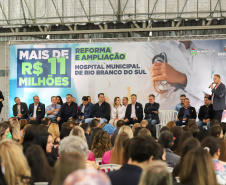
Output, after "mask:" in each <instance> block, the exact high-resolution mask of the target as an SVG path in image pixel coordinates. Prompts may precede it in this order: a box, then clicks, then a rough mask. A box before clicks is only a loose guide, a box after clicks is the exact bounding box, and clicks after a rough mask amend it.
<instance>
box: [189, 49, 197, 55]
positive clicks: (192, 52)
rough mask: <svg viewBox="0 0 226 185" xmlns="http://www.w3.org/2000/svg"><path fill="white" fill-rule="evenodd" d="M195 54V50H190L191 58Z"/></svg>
mask: <svg viewBox="0 0 226 185" xmlns="http://www.w3.org/2000/svg"><path fill="white" fill-rule="evenodd" d="M196 53H197V51H196V49H194V48H192V49H191V51H190V54H191V55H192V56H195V55H196Z"/></svg>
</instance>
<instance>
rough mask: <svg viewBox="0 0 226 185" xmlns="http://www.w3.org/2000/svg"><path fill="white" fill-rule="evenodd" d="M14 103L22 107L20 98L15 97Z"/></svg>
mask: <svg viewBox="0 0 226 185" xmlns="http://www.w3.org/2000/svg"><path fill="white" fill-rule="evenodd" d="M14 101H15V103H16V104H17V105H20V103H21V101H20V98H18V97H15V98H14Z"/></svg>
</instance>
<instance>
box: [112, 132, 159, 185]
mask: <svg viewBox="0 0 226 185" xmlns="http://www.w3.org/2000/svg"><path fill="white" fill-rule="evenodd" d="M128 147H129V148H128V156H129V160H128V162H127V163H125V164H124V165H123V166H122V167H121V168H120V169H119V170H115V171H111V172H108V176H109V177H110V179H111V184H112V185H138V184H139V180H140V176H141V172H142V169H143V168H144V167H145V166H146V165H147V164H148V163H150V162H151V161H152V158H154V156H155V155H156V154H157V152H156V148H157V147H158V143H157V142H155V141H154V140H153V138H152V137H151V136H142V137H141V136H137V137H134V138H132V139H131V141H130V142H129V146H128Z"/></svg>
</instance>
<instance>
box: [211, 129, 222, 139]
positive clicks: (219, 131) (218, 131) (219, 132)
mask: <svg viewBox="0 0 226 185" xmlns="http://www.w3.org/2000/svg"><path fill="white" fill-rule="evenodd" d="M210 135H211V136H213V137H217V138H223V137H224V135H223V130H222V128H221V127H220V126H213V127H211V128H210Z"/></svg>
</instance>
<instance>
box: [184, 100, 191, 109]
mask: <svg viewBox="0 0 226 185" xmlns="http://www.w3.org/2000/svg"><path fill="white" fill-rule="evenodd" d="M184 106H185V108H188V107H190V100H189V99H188V98H185V100H184Z"/></svg>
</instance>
